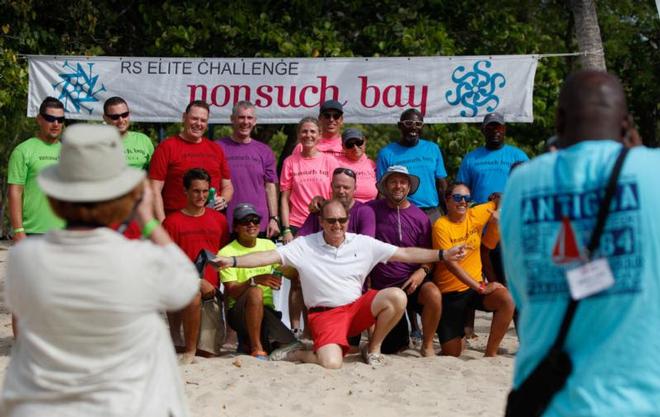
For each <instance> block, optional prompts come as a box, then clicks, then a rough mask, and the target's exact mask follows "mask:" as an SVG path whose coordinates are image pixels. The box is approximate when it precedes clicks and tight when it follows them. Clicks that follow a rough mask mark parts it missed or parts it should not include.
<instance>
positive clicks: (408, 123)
mask: <svg viewBox="0 0 660 417" xmlns="http://www.w3.org/2000/svg"><path fill="white" fill-rule="evenodd" d="M400 123H401V124H402V125H403V126H405V127H407V128H411V127H416V128H420V127H422V126H424V122H420V121H418V120H401V122H400Z"/></svg>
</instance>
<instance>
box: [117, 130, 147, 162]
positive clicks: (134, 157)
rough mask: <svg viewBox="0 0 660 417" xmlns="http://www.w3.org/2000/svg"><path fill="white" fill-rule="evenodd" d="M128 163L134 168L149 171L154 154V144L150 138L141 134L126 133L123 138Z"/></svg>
mask: <svg viewBox="0 0 660 417" xmlns="http://www.w3.org/2000/svg"><path fill="white" fill-rule="evenodd" d="M122 143H123V144H124V155H125V156H126V163H127V164H128V166H131V167H133V168H138V169H143V170H145V171H146V170H147V169H149V162H150V161H151V156H152V155H153V154H154V144H153V142H151V139H149V136H147V135H145V134H143V133H139V132H132V131H128V132H126V135H125V136H124V137H123V141H122Z"/></svg>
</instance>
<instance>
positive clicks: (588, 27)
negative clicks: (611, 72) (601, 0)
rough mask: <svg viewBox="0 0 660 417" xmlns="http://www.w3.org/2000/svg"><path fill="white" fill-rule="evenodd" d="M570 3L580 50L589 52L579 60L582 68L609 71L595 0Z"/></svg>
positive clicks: (580, 0)
mask: <svg viewBox="0 0 660 417" xmlns="http://www.w3.org/2000/svg"><path fill="white" fill-rule="evenodd" d="M569 5H570V8H571V12H573V17H574V19H575V35H576V37H577V42H578V48H579V49H580V52H589V54H588V55H584V56H581V57H580V59H579V60H578V62H579V63H580V67H581V68H582V69H593V70H601V71H607V67H606V66H605V53H604V52H603V41H602V40H601V38H600V28H599V27H598V15H597V14H596V3H595V1H594V0H570V1H569Z"/></svg>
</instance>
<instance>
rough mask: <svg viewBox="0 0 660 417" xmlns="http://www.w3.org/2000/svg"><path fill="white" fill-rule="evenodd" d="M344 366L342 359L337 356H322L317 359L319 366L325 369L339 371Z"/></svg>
mask: <svg viewBox="0 0 660 417" xmlns="http://www.w3.org/2000/svg"><path fill="white" fill-rule="evenodd" d="M343 364H344V358H343V357H341V356H337V355H329V356H323V357H320V358H319V365H321V366H322V367H324V368H326V369H339V368H341V367H342V365H343Z"/></svg>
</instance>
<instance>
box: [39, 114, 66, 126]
mask: <svg viewBox="0 0 660 417" xmlns="http://www.w3.org/2000/svg"><path fill="white" fill-rule="evenodd" d="M39 114H40V115H41V117H42V118H43V119H44V120H45V121H47V122H48V123H55V122H57V123H59V124H62V123H64V116H60V117H57V116H53V115H50V114H48V113H39Z"/></svg>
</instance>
